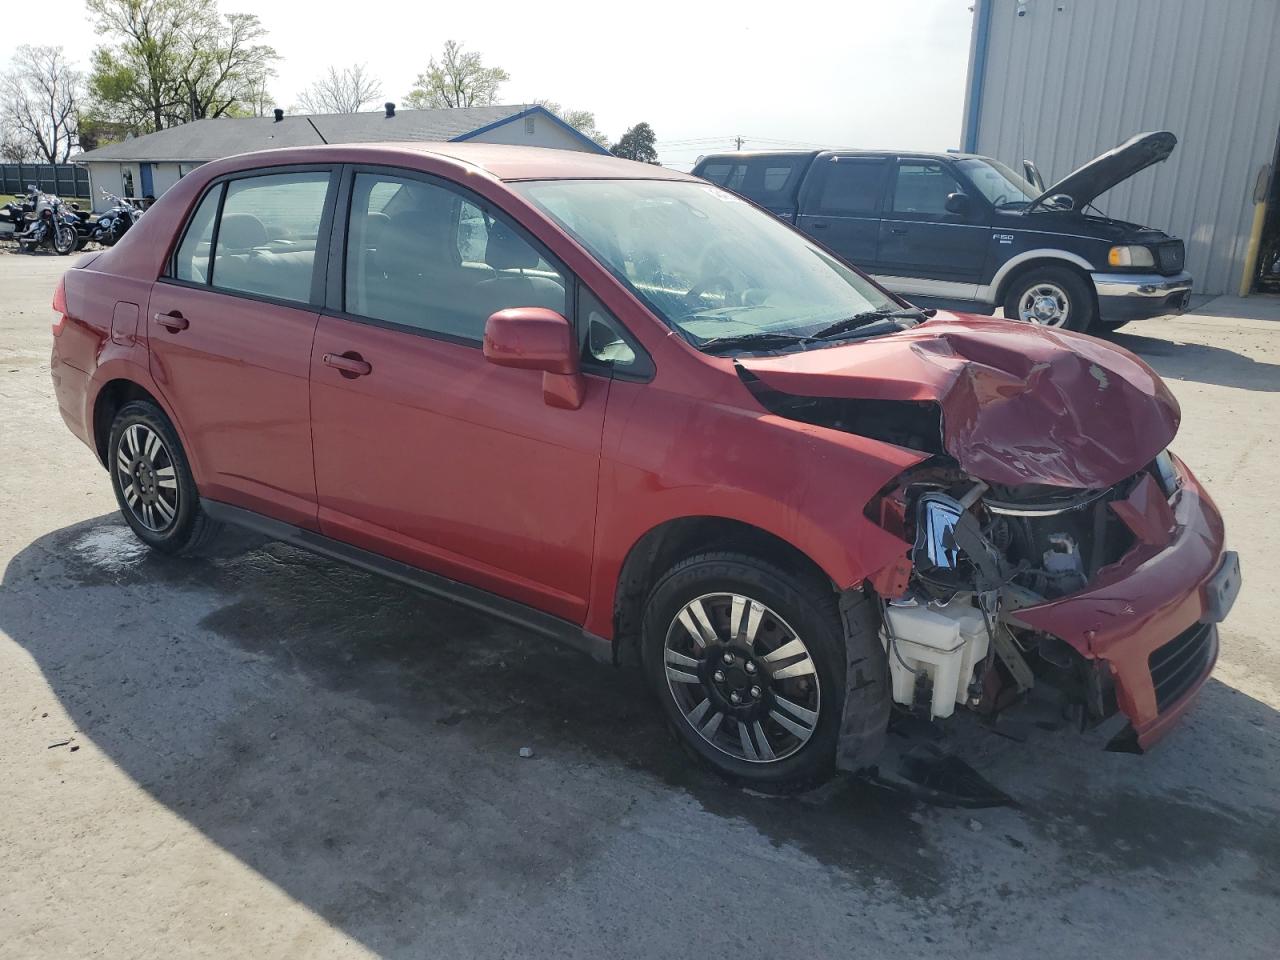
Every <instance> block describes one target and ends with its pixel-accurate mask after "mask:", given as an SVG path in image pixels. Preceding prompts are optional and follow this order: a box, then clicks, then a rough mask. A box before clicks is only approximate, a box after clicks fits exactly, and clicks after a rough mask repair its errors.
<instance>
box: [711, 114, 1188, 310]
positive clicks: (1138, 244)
mask: <svg viewBox="0 0 1280 960" xmlns="http://www.w3.org/2000/svg"><path fill="white" fill-rule="evenodd" d="M1177 142H1178V141H1177V138H1176V137H1175V136H1174V135H1173V134H1172V133H1167V132H1162V133H1145V134H1140V135H1138V136H1136V137H1133V138H1132V139H1131V140H1128V141H1126V142H1125V143H1123V144H1121V145H1120V146H1118V147H1116V148H1115V149H1114V150H1111V151H1109V152H1107V153H1104V154H1103V155H1102V156H1100V157H1097V158H1096V159H1094V160H1091V161H1089V162H1088V163H1087V164H1085V165H1084V166H1083V167H1081V168H1080V169H1078V170H1076V171H1075V172H1073V173H1071V174H1069V175H1067V176H1066V177H1064V178H1063V179H1061V180H1059V181H1058V182H1057V183H1054V184H1053V185H1052V186H1050V187H1048V188H1046V187H1045V186H1044V184H1043V182H1042V181H1041V180H1040V176H1039V174H1038V173H1037V172H1036V170H1035V167H1034V165H1033V164H1031V163H1026V162H1024V172H1025V174H1026V176H1023V175H1021V174H1018V173H1015V172H1014V171H1013V170H1011V169H1009V168H1008V167H1007V166H1005V165H1004V164H1002V163H1000V162H998V161H996V160H991V159H989V158H987V157H979V156H974V155H972V154H962V153H918V152H915V151H894V150H822V151H809V152H778V153H755V152H740V153H725V154H716V155H714V156H707V157H703V158H701V159H700V160H699V161H698V164H697V165H696V166H695V167H694V168H693V173H694V174H695V175H696V176H700V177H703V178H705V179H707V180H710V181H711V182H712V183H715V184H718V185H720V186H722V187H724V188H726V189H728V190H732V191H733V192H735V193H738V194H740V195H742V196H744V197H746V198H747V199H749V200H751V201H753V202H755V203H757V204H759V205H760V206H762V207H764V208H765V209H767V210H769V211H771V212H772V213H774V214H776V215H777V216H779V217H782V218H784V219H786V220H789V221H791V222H792V223H794V224H796V226H798V227H799V228H800V229H801V230H803V231H804V232H805V233H808V234H810V235H811V236H813V237H814V239H816V240H818V241H820V242H821V243H822V244H823V245H825V246H826V247H827V248H829V249H830V250H832V251H833V252H835V253H836V254H838V255H840V256H841V257H843V258H844V259H846V260H848V261H849V262H851V263H853V264H856V265H857V266H858V267H860V268H861V269H862V270H864V271H866V272H867V273H870V274H871V275H873V276H874V277H875V278H876V279H877V280H878V281H879V282H880V283H881V284H882V285H883V286H885V287H887V288H888V289H889V290H892V291H893V292H895V293H899V294H902V295H904V296H906V297H909V298H934V299H941V300H946V301H965V302H966V303H970V304H976V305H981V306H978V307H975V308H974V309H979V310H983V311H984V312H988V313H989V312H991V311H992V310H993V309H994V308H995V307H997V306H1001V307H1003V308H1004V315H1005V316H1006V317H1010V318H1020V319H1022V320H1029V321H1032V322H1036V323H1043V324H1048V325H1052V326H1061V327H1067V328H1069V329H1072V330H1087V329H1089V328H1090V327H1093V326H1095V325H1098V326H1102V327H1111V328H1114V327H1118V326H1120V325H1121V324H1123V323H1126V322H1128V321H1130V320H1137V319H1139V318H1142V317H1154V316H1160V315H1162V314H1167V313H1180V312H1181V311H1183V310H1185V309H1186V306H1187V301H1188V300H1189V299H1190V296H1191V275H1190V274H1189V273H1187V272H1186V271H1185V270H1184V269H1183V244H1182V241H1181V240H1178V239H1176V238H1174V237H1170V236H1169V235H1168V234H1166V233H1164V232H1162V231H1160V230H1155V229H1152V228H1150V227H1141V226H1138V225H1137V224H1133V223H1126V222H1124V221H1122V220H1113V219H1111V218H1110V217H1107V216H1105V215H1103V214H1102V213H1101V212H1100V211H1098V210H1097V209H1096V208H1093V207H1092V203H1093V201H1094V200H1095V199H1096V198H1097V197H1098V196H1100V195H1101V194H1103V193H1105V192H1106V191H1107V190H1110V189H1111V188H1112V187H1114V186H1115V185H1116V184H1117V183H1120V182H1121V181H1122V180H1125V179H1127V178H1129V177H1131V176H1133V175H1134V174H1135V173H1137V172H1138V171H1140V170H1144V169H1146V168H1147V167H1149V166H1151V165H1152V164H1155V163H1159V162H1161V161H1162V160H1164V159H1166V158H1167V157H1168V156H1169V154H1170V153H1172V152H1173V148H1174V147H1175V146H1176V145H1177Z"/></svg>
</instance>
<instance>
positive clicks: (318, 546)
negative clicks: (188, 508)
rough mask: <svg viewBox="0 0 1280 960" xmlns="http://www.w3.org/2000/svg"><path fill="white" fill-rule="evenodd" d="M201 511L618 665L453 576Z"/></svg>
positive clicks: (602, 648) (221, 506) (604, 651)
mask: <svg viewBox="0 0 1280 960" xmlns="http://www.w3.org/2000/svg"><path fill="white" fill-rule="evenodd" d="M200 506H201V507H202V508H203V509H204V511H205V513H207V514H208V515H209V516H210V517H211V518H212V519H214V520H217V521H219V522H221V523H226V524H229V525H231V526H235V527H241V528H243V529H245V530H250V531H252V532H253V533H257V534H261V535H262V536H265V537H269V538H270V539H272V540H280V541H282V542H284V543H288V544H291V545H292V546H295V547H301V548H302V549H304V550H310V551H311V552H312V553H317V554H320V555H321V556H324V557H330V558H331V559H334V560H340V561H342V562H344V563H349V564H351V565H352V566H355V567H360V568H361V569H363V570H368V571H369V572H370V573H376V574H380V575H382V576H384V577H389V578H390V579H392V580H398V581H399V582H400V583H405V584H408V585H409V586H411V587H417V588H418V589H420V590H425V591H426V592H428V593H432V594H435V595H436V596H438V597H443V598H444V599H446V600H452V601H453V602H454V603H460V604H462V605H463V606H464V607H470V608H471V609H473V610H479V611H481V612H483V613H488V614H491V615H492V616H495V617H498V618H500V619H502V620H506V621H508V622H509V623H514V624H516V625H517V626H520V627H524V628H525V629H526V630H532V631H534V632H535V633H540V634H542V635H543V636H547V637H550V638H552V639H553V640H558V641H560V642H561V643H564V644H567V645H568V646H570V647H573V648H574V649H575V650H581V651H582V652H583V653H586V654H587V655H589V656H590V657H592V658H593V659H595V660H600V661H602V662H605V663H611V662H613V659H614V650H613V644H612V643H611V642H610V641H609V640H606V639H605V638H604V637H598V636H596V635H595V634H593V633H588V632H587V631H585V630H583V629H582V627H581V626H579V625H578V624H576V623H570V622H569V621H568V620H562V619H560V618H559V617H555V616H552V615H551V614H549V613H544V612H543V611H541V610H538V609H536V608H534V607H530V606H528V605H527V604H523V603H520V602H518V601H516V600H510V599H508V598H506V597H500V596H498V595H497V594H494V593H490V592H489V591H488V590H482V589H480V588H479V587H473V586H471V585H469V584H465V583H459V582H458V581H456V580H450V579H449V578H448V577H442V576H440V575H439V574H435V573H430V572H428V571H426V570H422V569H420V568H418V567H414V566H411V565H409V564H407V563H401V562H400V561H399V560H392V559H390V558H388V557H384V556H381V555H379V554H376V553H372V552H371V551H368V550H362V549H360V548H359V547H353V546H351V544H349V543H343V542H342V541H341V540H335V539H333V538H332V537H326V536H323V535H322V534H319V533H315V532H314V531H311V530H305V529H303V528H302V527H297V526H294V525H293V524H291V523H285V522H284V521H282V520H274V519H272V518H271V517H267V516H263V515H262V514H260V513H255V512H254V511H252V510H245V509H243V508H242V507H234V506H232V505H230V504H227V503H221V502H220V501H217V500H209V499H206V498H204V497H201V498H200Z"/></svg>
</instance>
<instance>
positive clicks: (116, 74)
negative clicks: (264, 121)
mask: <svg viewBox="0 0 1280 960" xmlns="http://www.w3.org/2000/svg"><path fill="white" fill-rule="evenodd" d="M86 5H87V7H88V10H89V13H90V15H91V16H92V17H93V18H94V26H95V28H96V29H97V31H98V34H99V35H100V36H102V37H103V38H104V40H105V41H106V43H105V45H104V46H102V47H99V48H98V49H97V50H95V51H94V54H93V65H92V69H91V70H90V74H89V92H90V97H91V101H92V115H93V116H94V118H95V119H98V120H100V121H109V122H114V123H123V124H126V125H128V126H132V127H134V128H136V129H138V130H140V131H142V130H162V129H164V128H165V127H169V126H174V125H175V124H179V123H187V122H189V121H191V120H200V119H204V118H206V117H219V116H223V115H227V114H230V115H238V114H246V113H252V112H253V101H254V99H255V93H256V92H257V91H259V90H261V88H262V86H263V84H264V83H265V80H266V78H267V77H268V76H270V75H271V73H272V72H273V68H272V64H273V63H274V61H275V60H276V59H277V54H276V52H275V50H274V49H272V48H271V47H270V46H269V45H268V44H266V43H265V42H263V41H264V39H265V36H266V31H265V29H264V28H263V27H262V24H261V22H260V21H259V20H258V18H257V16H255V15H253V14H248V13H233V14H229V15H227V16H223V15H222V14H221V13H219V11H218V6H217V2H216V0H86Z"/></svg>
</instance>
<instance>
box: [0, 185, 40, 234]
mask: <svg viewBox="0 0 1280 960" xmlns="http://www.w3.org/2000/svg"><path fill="white" fill-rule="evenodd" d="M39 196H40V191H39V190H37V189H36V188H35V187H32V186H28V187H27V196H25V197H22V198H20V199H16V200H12V201H10V202H9V203H6V204H4V205H3V206H0V240H12V239H14V237H16V236H17V235H18V234H19V233H22V232H23V231H24V230H26V229H27V214H28V213H31V212H33V211H34V210H35V208H36V200H37V199H38V198H39Z"/></svg>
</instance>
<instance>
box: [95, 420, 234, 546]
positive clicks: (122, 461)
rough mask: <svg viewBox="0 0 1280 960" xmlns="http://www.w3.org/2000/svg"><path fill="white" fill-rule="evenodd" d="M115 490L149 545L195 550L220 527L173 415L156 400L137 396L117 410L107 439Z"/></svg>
mask: <svg viewBox="0 0 1280 960" xmlns="http://www.w3.org/2000/svg"><path fill="white" fill-rule="evenodd" d="M107 469H108V470H109V471H110V472H111V489H112V490H114V491H115V495H116V502H117V503H119V504H120V512H121V513H123V514H124V519H125V522H127V523H128V524H129V526H130V527H131V528H132V529H133V532H134V533H136V534H137V535H138V538H139V539H140V540H142V541H143V542H144V543H145V544H146V545H147V546H149V547H151V548H153V549H155V550H159V551H161V552H162V553H174V554H177V553H191V552H195V551H196V550H198V549H199V548H200V547H201V546H203V545H204V544H205V543H207V542H208V541H209V540H210V539H211V538H212V537H213V536H214V534H215V533H216V532H217V524H216V523H215V522H214V521H213V520H211V519H210V518H209V515H208V514H206V513H205V512H204V510H203V509H201V507H200V494H199V492H198V491H197V490H196V482H195V479H194V478H193V477H192V476H191V468H190V467H189V466H188V465H187V457H186V454H185V453H184V452H183V450H182V444H181V443H180V442H179V441H178V434H177V432H176V431H175V430H174V429H173V425H172V424H170V423H169V418H168V417H166V416H165V415H164V412H163V411H162V410H161V409H160V408H159V407H157V406H156V405H155V404H154V403H151V402H150V401H147V400H135V401H133V402H132V403H127V404H125V405H124V407H122V408H121V410H120V412H119V413H118V414H116V418H115V420H114V421H113V422H112V424H111V438H110V440H109V441H108V444H107Z"/></svg>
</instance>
